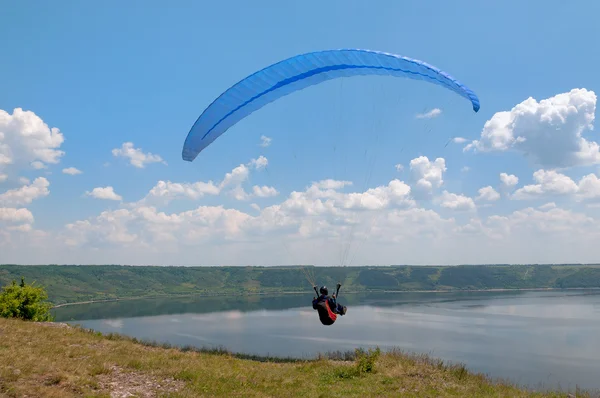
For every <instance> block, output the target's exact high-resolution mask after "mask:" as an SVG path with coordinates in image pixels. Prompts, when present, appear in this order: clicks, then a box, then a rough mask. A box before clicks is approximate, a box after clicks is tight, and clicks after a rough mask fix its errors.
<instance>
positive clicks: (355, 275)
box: [0, 265, 600, 304]
mask: <svg viewBox="0 0 600 398" xmlns="http://www.w3.org/2000/svg"><path fill="white" fill-rule="evenodd" d="M308 268H310V272H311V273H312V274H313V275H315V277H316V280H317V283H319V284H326V285H328V286H332V287H333V286H335V284H336V282H338V281H340V282H341V283H342V284H343V285H344V290H345V291H346V292H349V291H355V292H360V291H378V290H395V291H416V290H440V291H442V290H444V291H445V290H472V289H534V288H600V267H598V266H595V265H469V266H388V267H368V266H365V267H308ZM22 276H23V277H25V279H26V280H28V281H36V282H37V283H38V284H41V285H43V286H44V287H45V288H46V289H47V291H48V294H49V299H50V300H51V301H52V302H53V303H54V304H62V303H69V302H79V301H88V300H103V299H115V298H128V297H151V296H163V295H183V294H207V295H209V294H232V293H261V292H293V291H296V292H300V291H307V290H308V291H310V289H311V286H310V284H309V283H308V281H307V279H306V277H305V274H304V272H303V271H302V269H301V268H299V267H161V266H121V265H0V286H3V285H6V284H8V283H10V282H11V281H12V280H13V279H14V280H20V278H21V277H22Z"/></svg>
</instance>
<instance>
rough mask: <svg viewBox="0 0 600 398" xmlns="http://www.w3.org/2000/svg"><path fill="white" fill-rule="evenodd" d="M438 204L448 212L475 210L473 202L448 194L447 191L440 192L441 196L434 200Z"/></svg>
mask: <svg viewBox="0 0 600 398" xmlns="http://www.w3.org/2000/svg"><path fill="white" fill-rule="evenodd" d="M436 201H438V202H439V203H440V206H441V207H443V208H446V209H450V210H457V211H467V210H475V202H474V201H473V199H471V198H469V197H468V196H465V195H461V194H455V193H450V192H448V191H444V192H442V195H441V196H440V197H439V198H437V199H436Z"/></svg>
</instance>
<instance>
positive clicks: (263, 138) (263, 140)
mask: <svg viewBox="0 0 600 398" xmlns="http://www.w3.org/2000/svg"><path fill="white" fill-rule="evenodd" d="M271 141H272V139H271V138H269V137H267V136H266V135H261V136H260V146H261V147H263V148H266V147H268V146H269V145H271Z"/></svg>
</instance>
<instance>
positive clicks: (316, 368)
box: [0, 318, 588, 397]
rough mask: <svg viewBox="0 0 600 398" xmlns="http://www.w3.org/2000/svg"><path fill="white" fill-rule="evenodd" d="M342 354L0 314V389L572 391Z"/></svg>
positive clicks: (387, 357)
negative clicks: (190, 346)
mask: <svg viewBox="0 0 600 398" xmlns="http://www.w3.org/2000/svg"><path fill="white" fill-rule="evenodd" d="M52 325H53V326H55V327H49V326H52ZM340 359H346V360H332V359H325V358H322V359H318V360H314V361H295V362H272V361H266V360H265V361H256V360H250V359H242V358H238V357H236V356H233V355H230V354H226V353H220V354H219V353H205V352H197V351H192V350H188V351H183V350H179V349H175V348H164V347H157V346H152V345H148V344H139V343H136V342H134V341H132V339H128V338H124V337H119V336H114V335H113V336H102V335H100V334H99V333H92V332H89V331H85V330H81V329H78V328H72V327H68V326H64V327H59V326H57V325H56V324H36V323H31V322H24V321H19V320H13V319H2V318H0V397H75V396H77V397H79V396H85V397H133V396H137V397H203V396H210V397H214V396H226V397H295V396H299V397H307V396H310V397H325V396H327V397H350V396H351V397H372V396H376V397H397V396H402V397H542V396H547V397H567V396H568V395H567V394H566V393H559V392H556V393H545V394H544V393H533V392H527V391H524V390H520V389H518V388H517V387H515V386H512V385H510V384H508V383H492V382H490V381H489V380H488V379H487V378H486V377H484V376H482V375H475V374H472V373H470V372H468V371H467V370H466V369H465V368H464V366H462V365H453V366H450V365H446V364H444V363H442V362H441V361H436V360H432V359H430V358H428V357H426V356H410V355H406V354H404V353H401V352H391V353H385V354H381V355H380V356H379V357H378V358H377V359H376V360H374V361H369V359H368V356H363V357H362V360H360V359H359V360H356V361H349V360H347V359H348V358H340ZM373 364H374V365H375V368H374V369H371V365H373ZM577 396H578V397H584V396H588V395H585V394H584V395H581V394H578V395H577Z"/></svg>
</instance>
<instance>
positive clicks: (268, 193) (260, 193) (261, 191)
mask: <svg viewBox="0 0 600 398" xmlns="http://www.w3.org/2000/svg"><path fill="white" fill-rule="evenodd" d="M252 194H253V195H254V196H255V197H258V198H268V197H272V196H277V195H279V192H277V190H276V189H275V188H273V187H268V186H262V187H259V186H258V185H255V186H253V187H252Z"/></svg>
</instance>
